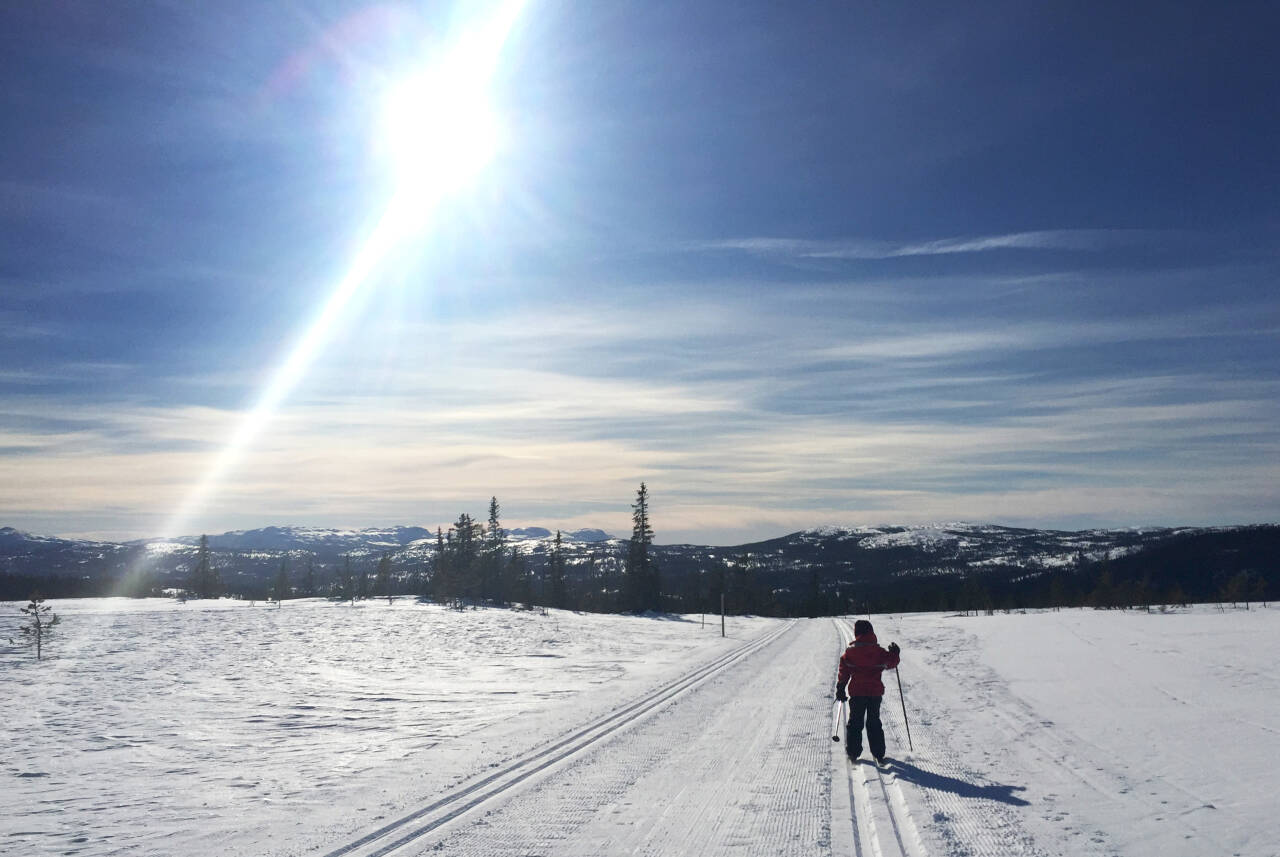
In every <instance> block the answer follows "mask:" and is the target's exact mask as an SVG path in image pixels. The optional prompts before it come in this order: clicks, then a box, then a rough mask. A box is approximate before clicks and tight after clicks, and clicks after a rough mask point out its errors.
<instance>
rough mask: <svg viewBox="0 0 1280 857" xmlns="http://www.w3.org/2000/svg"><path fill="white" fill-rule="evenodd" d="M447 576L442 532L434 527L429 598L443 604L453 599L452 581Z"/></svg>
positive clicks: (446, 559) (447, 561)
mask: <svg viewBox="0 0 1280 857" xmlns="http://www.w3.org/2000/svg"><path fill="white" fill-rule="evenodd" d="M450 578H451V575H450V574H449V554H448V551H447V550H446V549H445V541H444V530H443V529H442V528H440V527H436V556H435V559H434V560H433V562H432V568H431V597H432V598H434V599H435V600H436V602H437V603H440V604H443V603H445V602H447V601H448V600H449V599H450V598H452V597H453V581H452V580H451V579H450Z"/></svg>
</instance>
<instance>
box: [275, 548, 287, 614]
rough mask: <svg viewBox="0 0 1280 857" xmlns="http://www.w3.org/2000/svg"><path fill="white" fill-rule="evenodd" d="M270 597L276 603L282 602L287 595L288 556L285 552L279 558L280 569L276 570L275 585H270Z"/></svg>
mask: <svg viewBox="0 0 1280 857" xmlns="http://www.w3.org/2000/svg"><path fill="white" fill-rule="evenodd" d="M271 597H272V598H274V599H275V601H276V604H280V603H282V602H283V601H284V600H285V599H286V598H288V597H289V557H288V555H287V554H286V555H285V556H283V557H281V558H280V570H279V571H277V572H276V582H275V586H273V587H271Z"/></svg>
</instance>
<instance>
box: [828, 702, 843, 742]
mask: <svg viewBox="0 0 1280 857" xmlns="http://www.w3.org/2000/svg"><path fill="white" fill-rule="evenodd" d="M836 706H837V707H838V708H839V712H838V713H837V712H836V711H835V710H833V711H832V712H831V713H832V715H834V718H833V720H832V723H831V740H832V741H839V740H840V724H841V723H843V722H844V700H836Z"/></svg>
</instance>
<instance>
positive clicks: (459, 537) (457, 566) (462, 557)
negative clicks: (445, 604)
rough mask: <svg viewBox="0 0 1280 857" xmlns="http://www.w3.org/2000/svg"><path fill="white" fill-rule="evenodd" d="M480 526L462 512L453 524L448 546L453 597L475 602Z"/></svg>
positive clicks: (478, 576)
mask: <svg viewBox="0 0 1280 857" xmlns="http://www.w3.org/2000/svg"><path fill="white" fill-rule="evenodd" d="M479 529H480V526H479V525H478V524H476V522H475V521H474V520H473V519H472V518H471V516H470V515H468V514H467V513H466V512H463V513H462V514H461V515H459V516H458V522H457V523H456V524H454V531H453V532H454V537H453V538H452V539H451V540H450V545H449V571H450V573H451V574H452V575H453V581H454V586H455V590H456V591H455V593H454V594H455V596H458V597H462V598H465V599H468V600H475V599H476V598H478V597H479V596H480V579H479V578H480V572H479V569H478V568H477V566H478V565H479V563H478V562H477V560H478V559H479V556H478V550H479V548H478V545H477V544H476V542H477V541H478V539H477V538H476V534H477V531H478V530H479Z"/></svg>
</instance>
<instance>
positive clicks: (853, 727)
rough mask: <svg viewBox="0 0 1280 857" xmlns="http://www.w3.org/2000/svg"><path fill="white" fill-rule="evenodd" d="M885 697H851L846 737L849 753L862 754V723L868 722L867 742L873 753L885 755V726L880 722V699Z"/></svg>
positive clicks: (877, 755)
mask: <svg viewBox="0 0 1280 857" xmlns="http://www.w3.org/2000/svg"><path fill="white" fill-rule="evenodd" d="M883 698H884V697H881V696H851V697H849V728H848V729H846V730H845V737H846V740H847V742H848V743H847V745H846V747H845V749H846V750H848V752H849V755H850V756H851V757H852V758H855V759H856V758H857V757H858V756H861V755H862V724H863V722H864V721H865V722H866V724H867V744H869V745H870V748H871V755H873V756H875V757H876V758H877V759H879V758H880V757H881V756H883V755H884V726H883V725H882V724H881V723H880V701H881V700H882V699H883Z"/></svg>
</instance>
